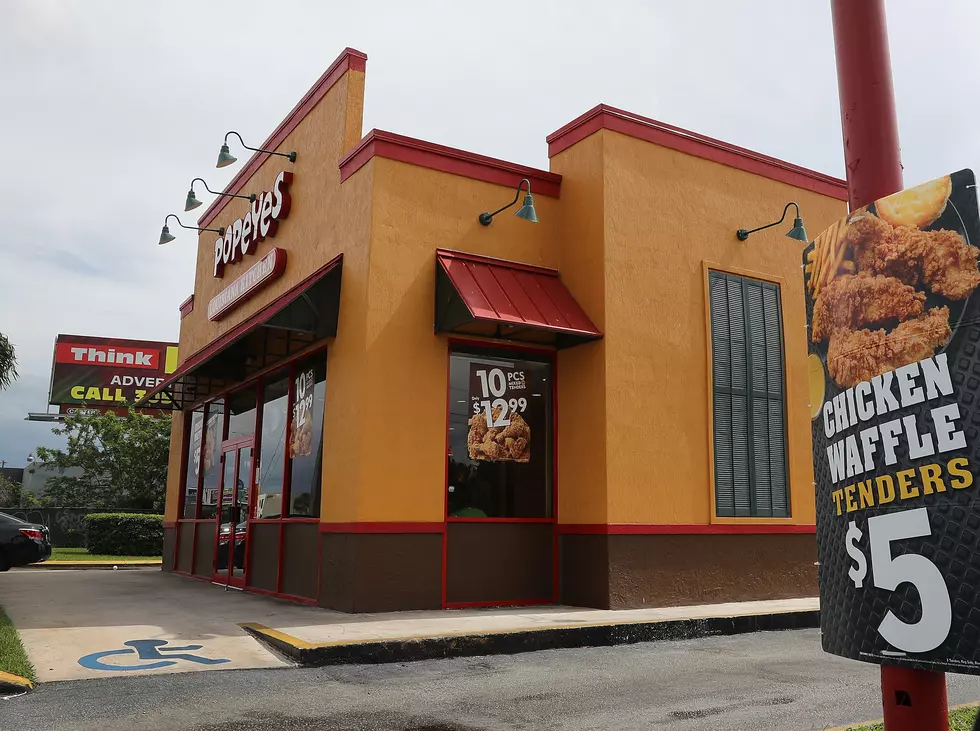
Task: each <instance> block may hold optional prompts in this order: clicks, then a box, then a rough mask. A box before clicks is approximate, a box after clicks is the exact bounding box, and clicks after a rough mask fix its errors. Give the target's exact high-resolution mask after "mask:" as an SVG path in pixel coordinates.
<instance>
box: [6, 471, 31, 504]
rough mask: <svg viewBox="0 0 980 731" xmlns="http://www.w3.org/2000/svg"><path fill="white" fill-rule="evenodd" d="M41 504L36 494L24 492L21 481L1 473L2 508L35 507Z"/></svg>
mask: <svg viewBox="0 0 980 731" xmlns="http://www.w3.org/2000/svg"><path fill="white" fill-rule="evenodd" d="M39 505H40V503H39V501H38V499H37V498H36V497H34V495H32V494H31V493H29V492H24V486H23V485H22V484H21V483H19V482H14V481H13V480H10V479H8V478H6V477H4V476H3V475H0V508H35V507H38V506H39Z"/></svg>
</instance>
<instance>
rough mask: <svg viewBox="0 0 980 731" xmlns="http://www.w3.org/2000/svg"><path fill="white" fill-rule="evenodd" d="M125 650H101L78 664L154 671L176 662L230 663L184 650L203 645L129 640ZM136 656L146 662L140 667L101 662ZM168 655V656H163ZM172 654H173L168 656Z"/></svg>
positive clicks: (95, 667) (112, 669) (98, 668)
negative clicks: (110, 658) (123, 656)
mask: <svg viewBox="0 0 980 731" xmlns="http://www.w3.org/2000/svg"><path fill="white" fill-rule="evenodd" d="M123 644H124V645H126V649H119V650H103V651H102V652H93V653H92V654H91V655H86V656H85V657H80V658H78V664H79V665H81V666H82V667H83V668H88V669H89V670H110V671H117V670H155V669H157V668H165V667H169V666H171V665H176V664H177V661H178V660H185V661H187V662H193V663H197V664H199V665H221V664H223V663H226V662H231V660H228V659H214V660H212V659H210V658H207V657H201V656H200V655H192V654H190V653H188V652H185V651H186V650H200V649H201V648H202V647H203V645H183V646H180V647H165V645H168V644H170V643H169V642H167V640H129V641H128V642H124V643H123ZM134 653H135V654H136V655H137V656H138V658H139V659H140V660H146V661H148V662H145V663H143V664H141V665H113V664H112V663H107V662H103V661H102V659H103V658H106V657H111V656H113V655H132V654H134ZM164 653H168V654H164ZM170 653H173V654H170Z"/></svg>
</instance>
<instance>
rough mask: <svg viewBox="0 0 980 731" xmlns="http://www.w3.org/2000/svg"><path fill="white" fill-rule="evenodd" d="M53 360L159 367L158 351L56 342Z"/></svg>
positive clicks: (116, 365) (89, 363)
mask: <svg viewBox="0 0 980 731" xmlns="http://www.w3.org/2000/svg"><path fill="white" fill-rule="evenodd" d="M55 360H56V361H57V362H58V363H73V364H75V365H94V366H114V367H116V368H120V367H125V368H151V369H153V370H156V369H158V368H159V367H160V351H159V350H141V349H139V348H124V347H117V348H108V347H98V346H96V347H92V346H89V345H77V344H73V343H58V347H57V351H56V354H55Z"/></svg>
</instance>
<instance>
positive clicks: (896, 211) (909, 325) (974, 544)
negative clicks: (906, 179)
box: [803, 170, 980, 675]
mask: <svg viewBox="0 0 980 731" xmlns="http://www.w3.org/2000/svg"><path fill="white" fill-rule="evenodd" d="M978 243H980V218H978V212H977V193H976V188H975V183H974V176H973V173H972V172H971V171H970V170H961V171H960V172H957V173H953V174H952V175H949V176H946V177H945V178H940V179H939V180H935V181H932V182H930V183H926V184H925V185H922V186H918V187H916V188H911V189H909V190H905V191H902V192H901V193H897V194H895V195H892V196H889V197H888V198H885V199H882V200H879V201H876V202H875V203H873V204H872V205H870V206H868V207H866V208H863V209H860V210H857V211H854V212H852V213H851V214H850V215H849V216H848V217H847V218H846V219H844V220H842V221H840V222H838V223H837V224H835V225H834V226H833V227H832V228H831V229H829V230H828V231H827V232H825V233H823V234H821V235H820V236H818V237H817V238H816V239H815V240H814V243H813V244H811V245H810V246H809V247H807V249H806V250H805V252H804V260H803V268H804V282H805V284H806V300H807V301H806V307H807V338H808V344H809V351H810V369H809V370H810V378H811V384H810V385H811V388H810V394H811V398H812V399H814V400H815V401H817V403H813V404H811V405H810V414H811V417H812V420H813V421H812V425H813V461H814V477H815V483H814V485H815V493H816V501H817V511H816V513H817V553H818V558H819V567H820V571H819V575H820V623H821V630H822V641H823V648H824V650H825V651H827V652H830V653H833V654H835V655H841V656H843V657H849V658H853V659H855V660H863V661H865V662H873V663H879V664H886V665H900V666H907V667H915V668H922V669H928V670H942V671H950V672H961V673H972V674H978V675H980V504H978V502H977V499H978V490H980V481H978V479H977V478H978V477H980V474H978V466H980V291H977V288H978V285H980V269H978V264H977V259H978V255H980V249H978V248H977V244H978Z"/></svg>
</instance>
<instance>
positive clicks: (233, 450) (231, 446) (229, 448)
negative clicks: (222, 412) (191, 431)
mask: <svg viewBox="0 0 980 731" xmlns="http://www.w3.org/2000/svg"><path fill="white" fill-rule="evenodd" d="M226 414H227V409H226ZM226 418H227V417H226ZM243 449H249V450H251V452H252V454H251V458H250V460H249V467H248V492H247V496H246V498H245V499H246V500H247V501H248V503H247V504H246V505H245V506H244V507H245V511H246V515H245V547H244V556H245V558H244V560H243V562H242V566H243V568H242V577H241V578H238V577H236V576H235V527H236V526H237V525H238V523H240V522H241V520H240V519H241V515H242V514H241V512H240V509H241V506H239V505H238V481H239V479H241V475H239V474H238V467H239V463H240V459H241V456H240V455H241V451H242V450H243ZM229 454H233V455H235V457H234V459H235V467H234V470H235V471H234V473H233V475H232V490H233V498H232V505H233V508H232V509H233V510H234V509H235V508H239V513H238V516H239V520H238V521H237V522H235V521H233V522H232V526H231V534H230V536H229V538H228V549H227V550H228V566H227V567H226V568H225V573H223V574H222V573H221V572H220V571H219V570H218V551H219V550H220V545H219V544H220V541H219V539H220V537H221V510H222V508H223V507H224V499H225V494H224V491H225V470H226V469H228V455H229ZM254 481H255V435H254V434H251V435H249V436H246V437H239V438H237V439H228V440H226V441H223V442H222V443H221V469H220V470H219V471H218V509H217V514H216V515H215V517H214V559H213V560H212V562H211V580H212V581H215V582H222V583H225V584H227V585H229V586H234V587H236V588H239V589H241V588H244V587H245V581H246V579H247V578H248V576H247V571H248V533H249V530H248V527H249V526H248V519H249V518H250V517H251V512H252V487H253V484H254Z"/></svg>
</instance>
